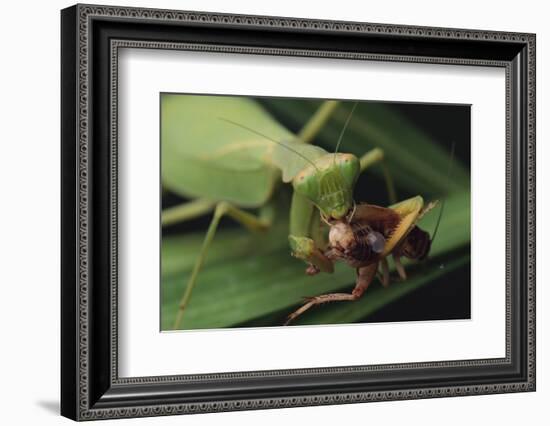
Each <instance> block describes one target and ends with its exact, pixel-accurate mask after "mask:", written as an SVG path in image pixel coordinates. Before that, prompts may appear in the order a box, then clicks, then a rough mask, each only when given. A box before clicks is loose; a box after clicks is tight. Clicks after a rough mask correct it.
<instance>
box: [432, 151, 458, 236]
mask: <svg viewBox="0 0 550 426" xmlns="http://www.w3.org/2000/svg"><path fill="white" fill-rule="evenodd" d="M454 156H455V142H454V141H453V143H452V146H451V155H450V156H449V167H448V168H447V180H449V179H450V177H451V171H452V169H453V164H454V161H453V160H454ZM444 208H445V199H443V201H442V202H441V208H440V209H439V216H438V217H437V222H436V224H435V228H434V232H433V233H432V244H433V242H434V240H435V236H436V235H437V230H438V229H439V223H440V222H441V217H442V216H443V210H444Z"/></svg>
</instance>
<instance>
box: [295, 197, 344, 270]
mask: <svg viewBox="0 0 550 426" xmlns="http://www.w3.org/2000/svg"><path fill="white" fill-rule="evenodd" d="M318 216H319V212H318V210H317V208H316V207H315V206H314V205H313V204H312V203H311V202H310V201H308V200H307V199H306V198H305V197H303V196H302V195H300V194H298V193H297V192H294V194H293V196H292V204H291V207H290V235H289V237H288V239H289V243H290V248H291V249H292V255H293V256H295V257H297V258H299V259H302V260H304V261H305V262H307V263H309V264H311V265H313V266H314V267H315V268H317V269H318V270H320V271H323V272H333V270H334V266H333V263H332V261H331V260H330V259H329V258H327V257H326V256H325V255H324V253H323V251H322V249H323V248H324V246H325V245H326V243H325V242H324V241H323V234H322V233H321V232H320V230H319V229H318V228H317V227H319V226H320V224H319V220H318Z"/></svg>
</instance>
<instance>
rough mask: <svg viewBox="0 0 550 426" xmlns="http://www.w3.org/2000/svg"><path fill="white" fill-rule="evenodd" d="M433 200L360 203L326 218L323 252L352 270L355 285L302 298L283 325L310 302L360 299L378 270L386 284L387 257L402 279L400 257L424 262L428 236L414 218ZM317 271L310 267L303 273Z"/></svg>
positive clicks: (415, 198)
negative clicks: (332, 218) (340, 216)
mask: <svg viewBox="0 0 550 426" xmlns="http://www.w3.org/2000/svg"><path fill="white" fill-rule="evenodd" d="M436 204H437V202H432V203H429V204H428V205H427V206H426V207H424V201H423V199H422V197H420V196H417V197H414V198H410V199H408V200H405V201H402V202H400V203H398V204H395V205H393V206H391V207H380V206H376V205H372V204H360V205H358V206H357V207H356V208H355V210H354V211H353V212H352V213H351V215H350V217H349V218H345V219H343V220H337V221H330V222H329V225H330V230H329V235H328V239H329V244H328V246H327V248H326V250H325V251H324V255H325V256H326V257H327V258H328V259H330V260H331V261H332V262H336V261H342V262H344V263H346V264H347V265H349V266H350V267H352V268H355V269H356V271H357V277H356V280H355V288H354V289H353V290H352V292H351V293H330V294H323V295H320V296H315V297H310V298H307V299H306V303H305V304H304V305H303V306H301V307H300V308H299V309H297V310H296V311H294V312H293V313H292V314H290V315H289V316H288V319H287V321H286V323H285V324H289V323H290V322H291V321H293V320H294V319H296V318H297V317H299V316H300V315H302V314H303V313H304V312H306V311H307V310H308V309H310V308H311V307H313V306H315V305H319V304H322V303H327V302H336V301H346V300H347V301H353V300H357V299H359V298H360V297H361V296H362V295H363V293H364V292H365V291H366V290H367V288H368V287H369V285H370V283H371V282H372V281H373V279H374V278H375V277H376V275H377V274H378V273H379V277H380V280H381V282H382V285H383V286H384V287H387V286H388V285H389V283H390V272H389V266H388V260H387V257H388V256H390V255H391V256H392V257H393V261H394V264H395V269H396V270H397V273H398V274H399V277H400V278H401V279H402V280H406V279H407V274H406V272H405V268H404V267H403V265H402V263H401V258H402V257H405V258H408V259H413V260H423V259H425V258H426V256H427V255H428V254H429V252H430V248H431V241H432V240H431V238H430V235H429V234H428V233H427V232H426V231H424V230H422V229H420V228H419V227H418V226H417V225H416V224H417V222H418V221H419V220H420V219H421V218H422V217H423V216H424V215H425V214H426V213H427V212H428V211H429V210H431V209H432V208H434V207H435V205H436ZM318 272H319V269H317V268H316V267H315V266H313V265H310V266H309V267H308V268H307V269H306V273H307V274H309V275H314V274H316V273H318Z"/></svg>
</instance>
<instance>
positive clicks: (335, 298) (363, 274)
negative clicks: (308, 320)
mask: <svg viewBox="0 0 550 426" xmlns="http://www.w3.org/2000/svg"><path fill="white" fill-rule="evenodd" d="M377 270H378V263H373V264H371V265H368V266H364V267H361V268H358V269H357V278H356V281H355V287H354V289H353V291H352V292H351V293H329V294H322V295H320V296H315V297H310V298H308V299H307V303H305V304H304V305H302V306H301V307H300V308H298V309H297V310H295V311H294V312H293V313H291V314H290V315H289V316H288V318H287V320H286V322H285V324H284V325H288V324H290V323H291V322H292V321H294V320H295V319H296V318H298V317H299V316H300V315H302V314H303V313H304V312H306V311H307V310H308V309H310V308H311V307H313V306H315V305H320V304H323V303H328V302H342V301H353V300H357V299H359V298H360V297H361V296H362V295H363V293H364V292H365V290H367V288H368V287H369V285H370V283H371V282H372V280H373V278H374V277H375V275H376V271H377Z"/></svg>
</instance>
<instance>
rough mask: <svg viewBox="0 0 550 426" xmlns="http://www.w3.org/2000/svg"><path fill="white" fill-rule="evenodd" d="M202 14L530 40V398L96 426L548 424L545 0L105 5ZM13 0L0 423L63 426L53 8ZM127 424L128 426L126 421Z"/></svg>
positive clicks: (2, 66)
mask: <svg viewBox="0 0 550 426" xmlns="http://www.w3.org/2000/svg"><path fill="white" fill-rule="evenodd" d="M102 3H103V4H119V5H120V4H122V5H129V6H130V5H131V6H143V7H162V8H173V9H188V10H204V11H218V12H232V13H245V14H265V15H279V16H296V17H307V18H324V19H338V20H355V21H369V22H381V23H398V24H412V25H430V26H443V27H461V28H476V29H493V30H505V31H525V32H535V33H537V68H538V69H537V79H538V81H537V98H538V99H537V110H538V113H537V116H538V123H537V140H538V150H537V164H538V175H537V183H538V191H537V192H538V194H537V195H538V215H537V216H538V232H537V236H538V250H537V251H538V256H537V257H538V265H539V268H538V291H537V301H538V308H537V315H538V324H537V338H538V344H537V352H538V359H537V364H538V372H537V379H538V386H537V389H538V390H537V392H536V393H529V394H509V395H492V396H481V397H463V398H452V399H434V400H421V401H402V402H386V403H371V404H359V405H346V406H327V407H316V408H293V409H285V410H270V411H256V412H240V413H224V414H208V415H201V416H187V417H185V418H182V417H169V418H156V419H134V420H119V421H118V422H120V423H113V422H106V423H102V424H108V423H113V424H135V425H138V424H145V423H147V424H159V425H161V424H165V425H168V424H181V423H182V422H185V423H186V424H189V425H210V424H219V423H222V422H223V423H225V424H239V425H256V424H259V423H261V424H264V425H266V424H278V425H281V424H283V425H284V424H299V423H306V422H307V423H309V422H315V423H316V424H318V425H324V424H326V425H329V424H342V423H352V422H353V423H354V424H356V423H359V424H362V423H363V424H388V425H392V424H397V423H406V424H408V425H416V424H419V425H420V424H421V425H423V426H427V425H432V424H433V425H440V424H445V425H458V424H476V423H479V422H489V423H492V424H501V425H517V424H523V423H525V421H527V422H529V423H530V424H548V420H547V419H545V417H548V402H549V401H550V368H549V367H548V364H549V363H550V352H549V345H548V342H549V341H550V337H548V336H549V330H550V324H549V321H550V315H549V314H548V310H550V297H549V296H550V292H549V291H548V288H547V287H546V285H547V282H548V281H549V273H548V270H547V269H546V268H545V266H546V261H547V258H548V256H549V255H550V252H549V249H548V243H547V242H546V241H545V239H546V238H548V237H550V235H549V234H548V231H549V227H548V223H547V222H546V218H548V217H550V215H549V213H550V211H549V207H550V203H549V201H548V198H547V197H544V195H545V192H547V191H545V189H544V188H545V185H550V180H549V177H550V172H549V168H548V167H547V166H546V164H545V160H548V159H550V156H549V154H550V152H549V147H548V144H547V139H548V136H549V131H550V126H549V125H548V121H547V120H546V117H548V115H549V114H550V105H549V102H550V96H549V93H548V79H549V78H550V77H549V76H550V50H549V45H550V28H549V27H548V23H547V17H548V12H547V11H545V10H544V4H545V2H543V1H534V0H533V1H530V0H524V1H521V2H519V1H490V2H480V1H469V0H462V1H459V2H449V3H446V2H441V1H421V0H416V1H406V0H403V1H383V2H362V1H361V2H360V1H352V0H339V1H330V2H321V1H319V0H317V1H302V2H298V1H296V0H294V1H291V0H277V1H268V2H259V1H256V2H255V1H251V0H249V1H247V0H231V1H230V2H227V1H225V2H224V1H223V0H202V1H199V0H187V1H176V0H162V1H153V0H149V1H144V0H132V1H125V0H120V1H114V2H112V1H108V0H105V1H103V2H102ZM69 5H71V3H70V2H67V1H61V0H55V1H49V2H37V1H21V2H15V1H11V2H9V3H4V4H3V5H2V15H1V16H2V22H1V25H0V31H1V38H0V40H1V43H2V49H1V51H0V58H1V63H0V76H1V78H0V105H1V114H0V118H1V120H0V152H1V153H0V188H1V196H2V202H1V204H0V292H1V295H0V327H1V335H0V336H1V337H0V401H1V407H2V409H1V411H0V418H2V424H6V425H11V424H23V423H25V424H42V425H46V424H68V420H66V419H63V418H61V417H59V416H58V414H57V411H58V404H59V396H58V395H59V331H58V330H59V263H60V262H59V107H60V105H59V78H60V77H59V62H60V58H59V9H61V8H63V7H66V6H69ZM129 422H131V423H129Z"/></svg>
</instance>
